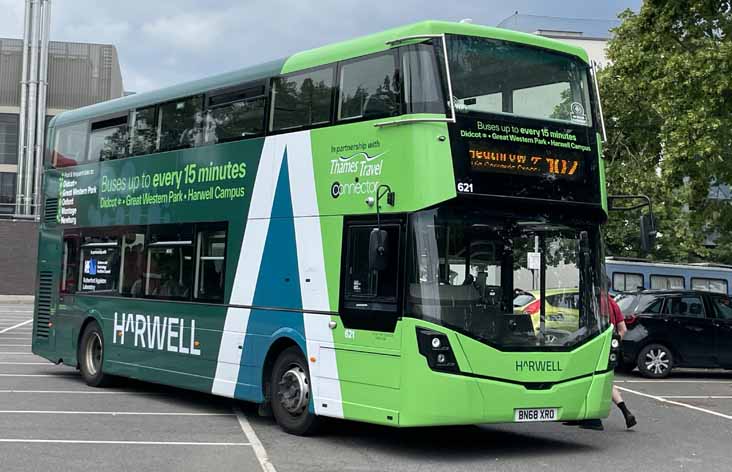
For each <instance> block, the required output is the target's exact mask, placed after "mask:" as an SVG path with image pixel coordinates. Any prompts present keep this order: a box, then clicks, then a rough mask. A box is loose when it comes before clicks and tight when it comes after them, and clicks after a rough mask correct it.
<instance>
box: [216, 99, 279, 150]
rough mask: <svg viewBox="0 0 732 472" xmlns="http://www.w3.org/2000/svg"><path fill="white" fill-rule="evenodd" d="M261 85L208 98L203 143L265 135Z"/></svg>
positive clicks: (264, 105) (263, 100)
mask: <svg viewBox="0 0 732 472" xmlns="http://www.w3.org/2000/svg"><path fill="white" fill-rule="evenodd" d="M266 105H267V97H266V95H265V91H264V86H258V87H250V88H246V89H243V90H237V91H233V92H224V93H220V94H216V95H212V96H209V99H208V110H207V113H206V142H208V143H223V142H227V141H235V140H237V139H244V138H249V137H253V136H261V135H262V134H264V122H265V120H264V116H265V109H266Z"/></svg>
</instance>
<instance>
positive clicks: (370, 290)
mask: <svg viewBox="0 0 732 472" xmlns="http://www.w3.org/2000/svg"><path fill="white" fill-rule="evenodd" d="M374 229H375V227H374V226H372V225H363V226H361V225H358V226H351V227H349V228H348V231H347V235H346V238H347V244H348V245H347V254H346V258H347V259H346V268H345V269H346V274H345V281H344V282H345V286H344V295H345V298H346V299H347V300H348V299H351V300H369V299H371V300H379V301H384V302H396V299H397V293H398V292H397V290H398V282H397V280H398V279H397V274H398V269H399V267H398V265H399V257H398V254H399V243H400V235H399V233H400V228H399V226H398V225H381V229H382V230H384V231H386V235H387V238H386V245H385V251H386V254H385V256H384V261H385V263H386V266H385V268H383V269H381V270H379V269H375V268H372V267H371V264H370V261H369V257H370V255H369V252H370V250H371V248H370V246H371V233H372V231H373V230H374ZM353 308H358V306H357V305H356V306H354V307H353ZM364 308H366V307H364Z"/></svg>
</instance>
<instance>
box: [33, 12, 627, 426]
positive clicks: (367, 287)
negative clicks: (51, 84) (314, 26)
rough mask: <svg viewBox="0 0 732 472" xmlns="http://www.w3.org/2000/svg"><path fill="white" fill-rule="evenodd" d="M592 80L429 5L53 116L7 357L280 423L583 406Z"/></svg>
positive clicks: (410, 420) (597, 178)
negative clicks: (14, 344) (426, 12)
mask: <svg viewBox="0 0 732 472" xmlns="http://www.w3.org/2000/svg"><path fill="white" fill-rule="evenodd" d="M593 77H594V75H593V73H592V68H591V67H590V66H589V64H588V58H587V55H586V53H585V51H583V50H582V49H578V48H576V47H573V46H569V45H566V44H563V43H560V42H556V41H553V40H550V39H547V38H542V37H537V36H533V35H527V34H521V33H516V32H511V31H504V30H500V29H494V28H487V27H482V26H477V25H471V24H456V23H448V22H432V21H430V22H421V23H416V24H412V25H408V26H404V27H400V28H396V29H392V30H389V31H385V32H383V33H379V34H375V35H372V36H367V37H363V38H359V39H354V40H351V41H347V42H343V43H339V44H334V45H329V46H325V47H322V48H318V49H314V50H310V51H306V52H302V53H298V54H295V55H293V56H291V57H288V58H286V59H284V60H279V61H274V62H269V63H266V64H262V65H259V66H256V67H249V68H246V69H242V70H238V71H235V72H231V73H227V74H223V75H219V76H215V77H211V78H207V79H203V80H198V81H195V82H190V83H186V84H183V85H178V86H174V87H170V88H166V89H163V90H159V91H155V92H150V93H141V94H138V95H132V96H128V97H124V98H120V99H117V100H113V101H109V102H105V103H101V104H97V105H93V106H89V107H85V108H81V109H78V110H73V111H69V112H65V113H63V114H61V115H59V116H57V117H56V118H54V119H53V120H52V122H51V123H50V126H49V128H50V129H49V137H48V143H49V149H48V152H47V158H46V165H45V173H44V179H43V195H44V207H43V214H42V215H41V217H42V218H41V226H40V242H39V261H38V288H37V297H36V302H35V320H34V330H33V352H35V353H36V354H38V355H40V356H43V357H45V358H47V359H49V360H51V361H53V362H56V363H63V364H66V365H69V366H75V367H78V368H79V370H80V371H81V375H82V376H83V378H84V380H85V381H86V382H87V383H88V384H89V385H92V386H102V385H103V384H104V383H106V382H107V381H108V380H109V378H110V376H122V377H132V378H136V379H141V380H144V381H149V382H155V383H160V384H167V385H173V386H177V387H182V388H187V389H193V390H198V391H203V392H209V393H212V394H214V395H222V396H226V397H231V398H236V399H240V400H245V401H249V402H255V403H259V404H261V405H262V407H263V410H265V411H267V410H270V409H271V412H272V414H273V415H274V417H275V419H276V421H277V422H278V424H279V425H280V426H281V427H282V428H284V429H285V430H286V431H288V432H291V433H295V434H307V433H310V432H312V431H313V430H314V428H315V427H316V425H317V424H318V421H319V419H320V418H321V417H336V418H345V419H348V420H355V421H364V422H370V423H378V424H383V425H391V426H399V427H410V426H426V425H455V424H474V423H496V422H523V421H566V420H583V419H595V418H603V417H606V416H607V414H608V411H609V407H610V396H611V387H612V380H613V367H614V363H615V359H616V352H615V351H614V348H613V346H614V345H615V344H616V343H614V342H613V334H612V329H611V328H610V327H609V323H608V316H607V313H606V309H605V308H603V303H601V300H602V297H604V296H605V293H606V289H605V288H604V287H603V283H602V274H603V267H602V261H603V254H602V243H601V237H600V233H599V230H600V226H601V224H602V223H603V222H604V221H605V219H606V217H607V204H606V194H605V181H604V173H603V172H604V170H603V169H604V167H603V163H602V160H601V159H600V153H601V132H600V130H601V121H600V120H601V116H600V113H599V112H598V109H599V101H598V97H597V94H596V90H595V87H594V79H593Z"/></svg>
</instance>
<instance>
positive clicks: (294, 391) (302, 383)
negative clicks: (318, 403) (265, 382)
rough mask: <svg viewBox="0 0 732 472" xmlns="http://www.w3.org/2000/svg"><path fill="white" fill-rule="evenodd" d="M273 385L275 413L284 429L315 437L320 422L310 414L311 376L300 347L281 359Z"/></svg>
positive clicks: (273, 411) (275, 367) (273, 407)
mask: <svg viewBox="0 0 732 472" xmlns="http://www.w3.org/2000/svg"><path fill="white" fill-rule="evenodd" d="M270 385H271V392H272V393H271V397H272V398H271V402H272V413H273V415H274V417H275V420H276V421H277V424H278V425H279V426H280V428H282V429H283V430H285V431H286V432H288V433H290V434H296V435H298V436H307V435H310V434H313V433H314V432H315V431H316V429H317V427H318V423H319V421H318V418H317V417H316V416H315V414H314V413H313V412H311V411H310V402H311V383H310V372H309V370H308V365H307V362H306V361H305V357H304V356H303V355H302V353H301V352H300V350H299V349H298V348H297V347H294V346H293V347H289V348H287V349H285V350H284V351H282V353H281V354H280V355H279V357H277V360H276V361H275V363H274V366H273V368H272V378H271V384H270Z"/></svg>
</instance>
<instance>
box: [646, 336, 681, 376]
mask: <svg viewBox="0 0 732 472" xmlns="http://www.w3.org/2000/svg"><path fill="white" fill-rule="evenodd" d="M673 365H674V357H673V354H671V350H670V349H669V348H667V347H666V346H664V345H662V344H649V345H648V346H646V347H644V348H643V349H641V351H640V353H638V370H639V371H640V373H641V375H643V376H644V377H648V378H652V379H661V378H664V377H668V375H669V374H670V373H671V369H672V368H673Z"/></svg>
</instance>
